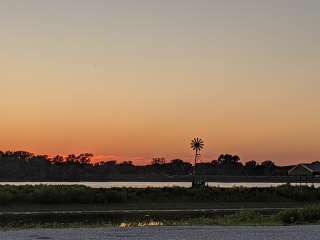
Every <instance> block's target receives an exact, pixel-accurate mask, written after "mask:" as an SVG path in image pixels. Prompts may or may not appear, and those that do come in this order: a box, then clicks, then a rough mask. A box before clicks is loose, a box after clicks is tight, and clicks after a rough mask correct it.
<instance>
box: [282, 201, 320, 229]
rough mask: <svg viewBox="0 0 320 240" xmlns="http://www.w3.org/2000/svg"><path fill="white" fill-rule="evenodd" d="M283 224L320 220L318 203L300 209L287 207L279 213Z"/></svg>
mask: <svg viewBox="0 0 320 240" xmlns="http://www.w3.org/2000/svg"><path fill="white" fill-rule="evenodd" d="M279 217H280V220H281V221H282V222H283V223H285V224H295V223H315V222H319V221H320V205H310V206H307V207H305V208H302V209H289V210H284V211H282V212H280V213H279Z"/></svg>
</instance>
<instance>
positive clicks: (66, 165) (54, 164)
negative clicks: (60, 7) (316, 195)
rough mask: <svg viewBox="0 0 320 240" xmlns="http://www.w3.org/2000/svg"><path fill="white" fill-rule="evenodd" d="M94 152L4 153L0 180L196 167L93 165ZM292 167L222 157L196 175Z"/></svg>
mask: <svg viewBox="0 0 320 240" xmlns="http://www.w3.org/2000/svg"><path fill="white" fill-rule="evenodd" d="M92 157H93V155H92V154H90V153H82V154H78V155H76V154H70V155H68V156H61V155H57V156H53V157H49V156H47V155H35V154H33V153H30V152H26V151H6V152H2V151H0V181H108V180H114V179H121V180H126V177H128V176H130V178H131V179H132V177H136V178H137V179H141V178H143V177H150V176H151V177H152V176H154V177H157V179H161V177H166V176H188V175H191V174H192V169H193V166H192V164H191V163H189V162H187V161H183V160H181V159H174V160H171V161H168V162H167V161H166V160H165V159H164V158H154V159H152V160H151V161H150V164H146V165H143V166H140V165H135V164H134V163H133V162H132V161H124V162H119V163H118V162H116V161H101V162H92ZM289 168H290V167H289V166H288V167H280V166H277V165H276V164H275V163H274V162H273V161H270V160H267V161H263V162H261V163H258V162H256V161H254V160H252V161H248V162H246V163H244V164H243V163H242V162H241V161H240V157H239V156H237V155H232V154H221V155H220V156H219V158H218V159H217V160H213V161H210V162H202V163H198V164H197V166H196V173H197V174H201V175H225V176H227V175H229V176H230V175H232V176H281V175H286V173H287V170H288V169H289Z"/></svg>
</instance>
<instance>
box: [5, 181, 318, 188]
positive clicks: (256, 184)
mask: <svg viewBox="0 0 320 240" xmlns="http://www.w3.org/2000/svg"><path fill="white" fill-rule="evenodd" d="M6 184H9V185H17V186H20V185H39V184H45V185H75V184H76V185H85V186H88V187H93V188H112V187H134V188H145V187H173V186H178V187H191V182H0V185H6ZM283 184H284V183H262V182H232V183H224V182H209V186H212V187H225V188H230V187H234V186H237V187H239V186H242V187H272V186H279V185H283ZM293 185H298V184H294V183H293ZM310 185H311V184H310ZM314 186H315V187H320V183H315V184H314Z"/></svg>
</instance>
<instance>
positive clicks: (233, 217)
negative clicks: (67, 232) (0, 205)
mask: <svg viewBox="0 0 320 240" xmlns="http://www.w3.org/2000/svg"><path fill="white" fill-rule="evenodd" d="M79 216H80V218H79ZM79 216H78V217H75V216H71V218H70V216H69V217H67V216H62V218H52V217H51V218H50V217H49V218H48V216H46V217H45V218H42V217H40V218H37V217H35V216H31V218H29V219H23V218H21V216H19V215H18V216H14V218H7V219H3V218H2V219H1V221H0V223H1V225H0V229H2V230H6V229H26V228H83V227H91V228H93V227H144V226H197V225H198V226H201V225H206V226H210V225H220V226H276V225H290V224H318V223H319V222H320V205H310V206H307V207H305V208H302V209H291V210H284V211H281V212H279V213H277V214H271V215H263V214H261V213H259V212H257V211H250V210H242V211H239V212H236V213H234V214H229V215H221V216H217V215H212V216H206V217H202V216H200V217H199V216H198V217H181V218H179V217H175V218H170V217H168V216H143V217H141V216H137V218H136V219H112V218H96V217H94V216H91V217H88V216H83V215H79ZM32 217H33V218H32ZM38 217H39V216H38Z"/></svg>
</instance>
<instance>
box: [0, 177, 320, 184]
mask: <svg viewBox="0 0 320 240" xmlns="http://www.w3.org/2000/svg"><path fill="white" fill-rule="evenodd" d="M201 177H203V178H205V179H206V181H208V182H225V183H232V182H243V183H250V182H258V183H284V184H285V183H299V182H300V178H299V177H298V176H220V175H215V176H212V175H208V176H201ZM301 181H302V182H305V181H306V178H305V177H303V178H302V179H301ZM0 182H69V181H56V180H51V179H23V180H18V179H17V180H12V179H7V180H0ZM73 182H192V176H191V175H181V176H180V175H179V176H178V175H175V176H141V175H120V176H110V177H108V179H107V180H103V181H101V180H99V179H95V178H92V179H91V178H90V179H79V180H77V181H73ZM307 182H311V179H308V181H307ZM312 182H314V183H320V177H315V178H314V179H313V180H312Z"/></svg>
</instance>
